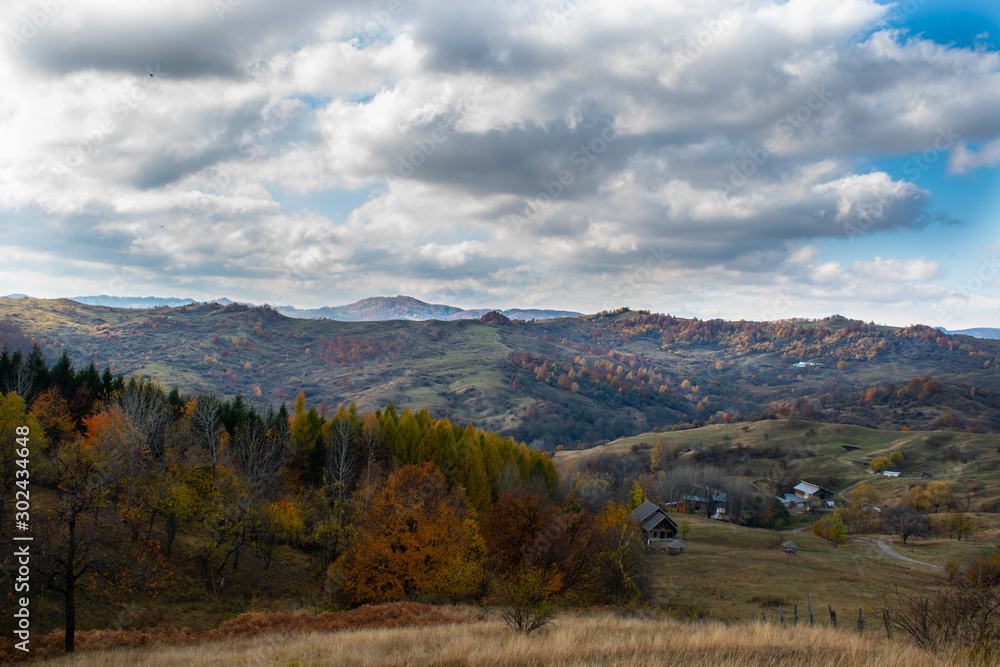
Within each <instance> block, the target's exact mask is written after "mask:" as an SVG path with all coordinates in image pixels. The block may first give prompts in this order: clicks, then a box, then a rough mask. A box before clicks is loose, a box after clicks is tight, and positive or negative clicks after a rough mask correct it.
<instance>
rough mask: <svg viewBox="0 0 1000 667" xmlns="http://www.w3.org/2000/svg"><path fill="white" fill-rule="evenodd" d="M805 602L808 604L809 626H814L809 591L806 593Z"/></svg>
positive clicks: (814, 621) (814, 620)
mask: <svg viewBox="0 0 1000 667" xmlns="http://www.w3.org/2000/svg"><path fill="white" fill-rule="evenodd" d="M806 602H807V603H808V604H809V625H816V619H815V618H814V617H813V601H812V598H810V597H809V591H806Z"/></svg>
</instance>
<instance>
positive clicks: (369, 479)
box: [361, 415, 384, 516]
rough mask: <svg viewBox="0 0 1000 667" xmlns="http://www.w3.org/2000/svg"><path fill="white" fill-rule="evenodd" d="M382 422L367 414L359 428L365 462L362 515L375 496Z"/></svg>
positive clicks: (381, 441)
mask: <svg viewBox="0 0 1000 667" xmlns="http://www.w3.org/2000/svg"><path fill="white" fill-rule="evenodd" d="M383 440H384V438H383V434H382V424H380V423H379V421H378V418H376V417H375V415H368V416H366V417H365V419H364V423H363V424H362V428H361V455H362V456H363V457H364V462H365V475H364V479H363V480H362V484H363V488H362V500H363V502H364V516H367V514H368V506H369V505H370V504H371V500H372V498H373V497H374V496H375V491H376V490H377V485H376V483H375V472H376V466H377V465H378V460H379V457H380V455H381V453H382V443H383Z"/></svg>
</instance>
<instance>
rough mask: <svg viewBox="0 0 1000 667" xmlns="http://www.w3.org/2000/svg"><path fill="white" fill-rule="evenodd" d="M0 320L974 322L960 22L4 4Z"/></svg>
mask: <svg viewBox="0 0 1000 667" xmlns="http://www.w3.org/2000/svg"><path fill="white" fill-rule="evenodd" d="M0 37H2V41H3V43H2V44H0V293H3V294H7V293H26V294H29V295H32V296H36V297H64V296H75V295H94V294H110V295H114V296H151V295H152V296H164V297H166V296H172V297H190V298H194V299H198V300H203V299H213V298H218V297H228V298H231V299H235V300H243V301H250V302H254V303H270V304H273V305H295V306H298V307H316V306H322V305H338V304H344V303H349V302H352V301H355V300H357V299H361V298H364V297H368V296H377V295H389V296H391V295H396V294H405V295H409V296H413V297H416V298H418V299H422V300H425V301H431V302H436V303H448V304H451V305H456V306H462V307H501V308H503V307H515V306H516V307H547V308H563V309H571V310H577V311H581V312H595V311H598V310H602V309H608V308H615V307H619V306H625V305H627V306H630V307H632V308H648V309H651V310H653V311H654V312H664V313H671V314H674V315H678V316H684V317H691V316H697V317H700V318H712V317H722V318H727V319H748V320H751V319H753V320H762V319H768V320H772V319H779V318H787V317H825V316H828V315H832V314H841V315H845V316H848V317H852V318H857V319H862V320H865V321H875V322H877V323H885V324H892V325H898V326H906V325H909V324H914V323H923V324H928V325H931V326H941V327H945V328H948V329H961V328H967V327H979V326H983V327H1000V187H998V186H1000V169H998V165H1000V112H998V111H1000V54H998V46H997V45H1000V3H996V2H994V1H993V0H988V1H987V0H982V1H969V0H952V1H949V2H944V1H941V0H906V2H900V3H889V2H876V1H875V0H838V1H837V2H830V1H829V0H786V1H783V2H778V1H776V0H672V1H665V0H656V1H653V2H640V1H638V0H613V1H611V0H538V1H519V0H498V1H488V0H468V1H466V2H462V3H456V2H446V1H444V0H427V1H424V0H417V1H408V0H374V1H368V0H342V1H340V2H329V1H328V0H284V1H283V2H274V1H265V0H157V1H155V2H148V3H147V2H143V3H137V2H134V1H133V0H8V1H7V2H6V3H5V11H4V12H2V13H0Z"/></svg>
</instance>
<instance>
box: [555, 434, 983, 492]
mask: <svg viewBox="0 0 1000 667" xmlns="http://www.w3.org/2000/svg"><path fill="white" fill-rule="evenodd" d="M657 443H663V445H664V447H665V448H668V449H669V448H671V447H674V446H676V447H677V448H678V451H679V454H678V459H677V460H676V461H674V463H685V462H689V463H690V464H691V465H695V464H696V460H697V458H696V457H697V454H698V453H699V451H701V452H707V451H711V450H713V448H714V449H715V450H716V451H720V450H738V449H739V448H740V447H742V448H744V449H747V450H757V452H758V453H756V454H748V455H746V456H744V457H743V458H744V459H745V460H744V461H742V462H741V465H742V466H743V470H742V471H741V472H743V473H745V475H746V477H748V478H749V479H751V481H755V482H757V483H758V485H761V484H763V485H767V486H771V487H772V488H773V485H774V483H775V481H776V480H782V479H798V478H801V479H804V480H807V481H812V482H814V483H817V484H820V485H822V486H824V487H825V488H828V489H830V490H831V491H834V492H839V491H842V490H844V489H846V488H848V487H850V486H852V485H853V484H856V483H857V482H866V483H867V484H869V485H870V486H872V487H873V488H874V489H875V490H876V491H877V492H878V493H879V495H880V496H881V497H882V498H883V499H884V500H888V499H893V498H897V497H899V496H901V495H902V494H903V493H905V492H906V491H907V489H908V488H909V487H910V486H912V485H914V484H921V483H927V482H928V481H931V480H930V479H922V478H921V473H922V472H924V471H927V472H930V473H931V474H933V478H931V479H933V480H936V481H947V482H951V484H952V486H953V487H954V490H955V493H956V494H958V496H959V498H960V501H961V507H960V509H962V510H963V511H965V510H969V509H973V510H974V509H975V507H976V506H977V505H979V504H981V503H983V502H985V501H989V500H994V499H997V498H1000V451H998V449H1000V436H997V435H992V434H975V433H954V432H946V431H882V430H877V429H870V428H865V427H862V426H852V425H848V424H823V423H817V422H806V421H796V422H793V421H787V420H765V421H758V422H750V423H736V424H712V425H709V426H703V427H701V428H697V429H690V430H684V431H664V432H660V433H644V434H641V435H635V436H631V437H628V438H621V439H619V440H615V441H613V442H610V443H608V444H606V445H602V446H598V447H593V448H590V449H584V450H573V451H570V450H566V451H562V452H558V453H557V454H556V456H555V461H556V465H557V467H558V468H559V469H560V474H562V475H567V474H572V473H574V472H575V471H577V470H580V469H581V468H583V467H584V466H586V465H587V463H588V461H591V460H593V459H594V458H595V457H598V456H600V455H602V454H606V453H613V454H620V455H624V456H633V457H635V458H636V459H637V460H638V462H639V463H640V465H641V466H642V467H643V468H645V469H647V470H648V466H649V463H650V455H651V454H652V452H653V449H654V447H656V445H657ZM637 445H638V447H636V446H637ZM949 447H955V448H957V450H958V452H959V455H958V457H957V458H949V455H948V453H949V451H951V450H949ZM633 449H634V450H635V451H633ZM894 451H900V452H902V453H903V457H904V461H903V464H902V465H900V466H898V470H899V472H901V473H902V474H901V475H900V477H898V478H888V477H884V476H882V475H872V474H870V473H869V465H870V464H871V461H872V459H873V458H875V457H876V456H886V455H888V454H889V453H891V452H894ZM894 469H895V468H894ZM977 482H978V483H980V484H982V485H983V488H982V489H980V490H978V491H976V492H975V493H974V494H973V495H967V494H969V493H970V492H971V491H972V490H973V485H974V484H975V483H977Z"/></svg>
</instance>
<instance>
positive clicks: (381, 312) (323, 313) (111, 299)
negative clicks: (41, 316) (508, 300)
mask: <svg viewBox="0 0 1000 667" xmlns="http://www.w3.org/2000/svg"><path fill="white" fill-rule="evenodd" d="M4 298H11V299H23V298H31V297H28V296H27V295H26V294H8V295H6V297H4ZM70 300H72V301H76V302H77V303H82V304H86V305H88V306H110V307H112V308H162V307H164V306H166V307H169V308H177V307H179V306H189V305H191V304H194V303H198V302H197V301H195V300H194V299H190V298H188V299H181V298H176V297H155V296H109V295H107V294H99V295H97V296H74V297H70ZM210 303H218V304H221V305H229V304H231V303H234V302H233V301H231V300H230V299H226V298H222V299H213V300H212V301H211V302H210ZM249 305H255V304H249ZM275 310H277V311H278V312H279V313H281V314H282V315H284V316H286V317H295V318H298V319H306V320H314V319H318V318H321V317H325V318H327V319H330V320H339V321H341V322H382V321H386V320H410V321H423V320H475V319H479V318H480V317H482V316H483V315H485V314H486V313H488V312H490V311H492V310H496V311H498V312H501V313H503V314H504V315H506V316H507V317H509V318H511V319H512V320H549V319H553V318H557V317H576V316H577V315H581V313H577V312H574V311H571V310H549V309H539V308H507V309H503V308H472V309H464V308H458V307H457V306H447V305H444V304H439V303H426V302H424V301H420V300H419V299H414V298H413V297H409V296H403V295H399V296H375V297H370V298H368V299H362V300H361V301H357V302H355V303H349V304H347V305H344V306H324V307H322V308H295V307H294V306H275Z"/></svg>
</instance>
